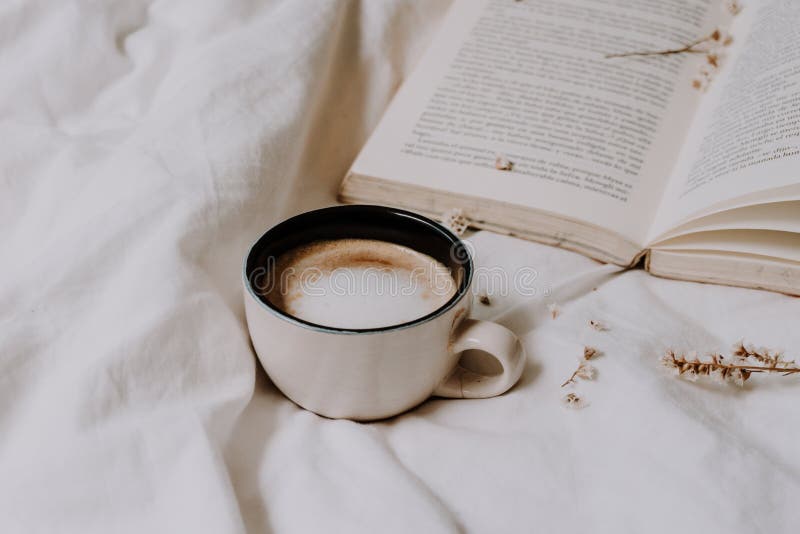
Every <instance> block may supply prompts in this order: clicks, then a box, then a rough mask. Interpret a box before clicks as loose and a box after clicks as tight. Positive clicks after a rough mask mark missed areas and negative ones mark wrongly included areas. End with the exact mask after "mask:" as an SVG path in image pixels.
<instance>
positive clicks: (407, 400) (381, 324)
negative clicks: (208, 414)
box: [243, 205, 525, 421]
mask: <svg viewBox="0 0 800 534" xmlns="http://www.w3.org/2000/svg"><path fill="white" fill-rule="evenodd" d="M287 258H288V259H287ZM287 265H289V266H290V267H291V271H292V273H291V276H287V275H286V273H287V272H288V271H289V270H290V269H289V268H288V267H287ZM298 266H301V267H302V269H301V271H302V272H297V271H296V267H298ZM376 266H377V267H376ZM425 266H427V267H428V268H429V269H427V270H426V269H425ZM473 272H474V265H473V261H472V258H471V257H470V253H469V250H468V248H467V247H466V245H465V243H464V242H462V241H461V240H460V239H459V238H458V237H457V236H456V235H455V234H453V233H452V232H451V231H450V230H448V229H447V228H445V227H444V226H442V225H440V224H439V223H437V222H435V221H433V220H431V219H429V218H427V217H424V216H422V215H419V214H416V213H412V212H409V211H405V210H401V209H396V208H389V207H384V206H367V205H348V206H335V207H330V208H323V209H319V210H315V211H310V212H306V213H302V214H300V215H297V216H295V217H292V218H290V219H288V220H286V221H284V222H282V223H280V224H278V225H277V226H274V227H273V228H271V229H270V230H268V231H267V232H266V233H264V235H262V236H261V237H260V238H259V239H258V240H257V241H256V242H255V243H254V244H253V246H252V247H251V248H250V250H249V252H248V254H247V256H246V257H245V260H244V266H243V284H244V300H245V312H246V317H247V324H248V328H249V331H250V337H251V340H252V342H253V347H254V349H255V351H256V354H257V356H258V359H259V361H260V362H261V364H262V366H263V367H264V369H265V371H266V372H267V374H268V375H269V377H270V378H271V380H272V382H273V383H274V384H275V386H276V387H277V388H278V389H280V390H281V391H282V392H283V393H284V394H285V395H286V396H287V397H288V398H289V399H291V400H292V401H294V402H295V403H296V404H298V405H299V406H301V407H303V408H305V409H307V410H310V411H312V412H315V413H317V414H319V415H323V416H326V417H330V418H347V419H353V420H361V421H363V420H374V419H383V418H386V417H391V416H393V415H397V414H399V413H402V412H404V411H406V410H409V409H411V408H413V407H414V406H416V405H418V404H420V403H421V402H423V401H424V400H426V399H427V398H429V397H431V396H439V397H450V398H486V397H493V396H496V395H500V394H502V393H504V392H505V391H507V390H508V389H509V388H511V387H512V386H513V385H514V384H515V383H516V382H517V380H518V379H519V377H520V375H521V373H522V369H523V367H524V364H525V352H524V349H523V347H522V345H521V343H520V341H519V339H518V338H517V337H516V336H515V335H514V334H513V333H512V332H511V331H510V330H508V329H507V328H505V327H503V326H500V325H498V324H496V323H493V322H488V321H481V320H477V319H472V318H469V313H470V310H471V306H472V291H471V286H472V278H473ZM308 273H310V276H307V277H305V278H304V276H305V275H306V274H308ZM339 275H346V276H345V278H346V279H347V280H348V282H349V283H347V284H344V285H343V286H342V287H338V286H337V285H336V284H334V283H333V282H334V281H336V279H337V277H338V278H342V277H341V276H339ZM376 275H381V276H382V278H381V276H376ZM441 275H444V276H441ZM292 277H294V278H292ZM401 279H402V280H407V281H408V284H403V283H400V284H398V283H397V282H398V280H401ZM287 280H289V282H288V283H287ZM309 280H310V281H311V283H310V284H307V285H303V282H304V281H305V282H307V281H309ZM364 280H366V282H364ZM376 280H377V281H380V280H389V281H390V282H391V284H389V285H388V286H387V287H383V286H380V287H379V286H377V285H376V282H375V281H376ZM353 281H355V282H359V281H360V282H361V283H360V284H359V283H355V284H353V283H352V282H353ZM320 284H322V285H320ZM337 289H338V290H343V291H338V290H337ZM348 291H349V292H350V293H348ZM387 291H394V293H392V294H389V295H388V296H387ZM276 295H278V297H276ZM298 299H299V300H298ZM314 299H316V300H314ZM298 302H299V303H300V304H302V305H298ZM415 310H416V315H415ZM301 312H302V313H301ZM417 315H418V316H417ZM465 351H483V352H485V353H488V354H489V355H490V356H492V357H494V358H496V359H497V361H498V362H499V363H500V367H502V371H501V372H499V373H497V374H492V375H485V374H481V373H479V372H476V371H473V370H469V369H467V368H466V367H463V366H461V365H459V359H460V357H461V356H462V354H463V353H465Z"/></svg>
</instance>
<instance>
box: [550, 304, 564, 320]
mask: <svg viewBox="0 0 800 534" xmlns="http://www.w3.org/2000/svg"><path fill="white" fill-rule="evenodd" d="M547 311H549V312H550V317H552V318H553V319H555V318H556V317H558V316H559V315H561V308H559V307H558V304H556V303H555V302H550V303H549V304H548V305H547Z"/></svg>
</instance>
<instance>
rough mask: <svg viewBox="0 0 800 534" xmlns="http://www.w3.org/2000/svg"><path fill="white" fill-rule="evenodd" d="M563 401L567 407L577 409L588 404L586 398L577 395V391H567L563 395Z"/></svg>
mask: <svg viewBox="0 0 800 534" xmlns="http://www.w3.org/2000/svg"><path fill="white" fill-rule="evenodd" d="M561 402H562V403H564V406H566V407H567V408H572V409H577V408H583V407H585V406H586V403H585V402H584V400H583V399H582V398H581V397H579V396H577V395H576V394H575V393H567V394H566V395H564V396H563V397H561Z"/></svg>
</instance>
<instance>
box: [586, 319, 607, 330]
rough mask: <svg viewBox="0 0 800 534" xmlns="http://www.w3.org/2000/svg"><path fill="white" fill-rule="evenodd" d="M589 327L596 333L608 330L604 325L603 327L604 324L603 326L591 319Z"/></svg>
mask: <svg viewBox="0 0 800 534" xmlns="http://www.w3.org/2000/svg"><path fill="white" fill-rule="evenodd" d="M589 326H591V327H592V328H594V329H595V330H597V331H598V332H605V331H606V330H608V328H607V327H606V325H604V324H603V323H601V322H600V321H596V320H594V319H592V320H590V321H589Z"/></svg>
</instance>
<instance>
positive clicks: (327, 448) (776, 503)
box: [0, 0, 800, 534]
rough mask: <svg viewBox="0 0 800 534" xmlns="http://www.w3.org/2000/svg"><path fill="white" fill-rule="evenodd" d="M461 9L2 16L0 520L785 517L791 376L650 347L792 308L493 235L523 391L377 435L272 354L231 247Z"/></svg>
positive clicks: (795, 500)
mask: <svg viewBox="0 0 800 534" xmlns="http://www.w3.org/2000/svg"><path fill="white" fill-rule="evenodd" d="M446 7H447V3H446V2H429V1H426V2H422V1H418V2H411V1H401V0H392V1H366V0H362V1H361V2H357V1H344V0H342V1H328V0H319V1H316V0H291V1H289V0H283V1H272V2H257V1H254V0H230V1H227V2H214V1H194V0H177V1H171V2H166V1H155V2H142V1H116V2H112V1H108V2H88V1H75V2H48V1H45V0H31V1H25V2H22V1H11V2H5V3H4V4H3V5H2V6H0V65H1V66H2V68H0V139H2V143H0V251H1V253H2V261H0V532H3V533H4V534H11V533H17V532H19V533H37V532H47V533H50V532H75V533H81V534H88V533H93V532H97V533H103V534H108V533H115V532H131V533H133V532H137V533H138V532H170V533H172V532H244V531H249V532H273V531H274V532H319V531H325V532H347V533H354V532H426V533H427V532H462V531H465V532H491V533H493V534H496V533H501V532H535V531H540V532H615V533H619V532H637V533H638V532H670V533H672V532H706V533H709V532H720V533H723V532H724V533H731V532H770V533H778V532H794V531H795V530H796V528H797V524H798V522H800V512H798V505H799V504H800V461H798V443H800V418H798V415H797V400H798V394H800V382H798V380H797V378H788V377H787V378H773V377H761V376H755V377H753V379H752V380H751V382H750V383H749V384H748V386H747V387H745V388H744V389H741V390H736V389H729V388H723V387H718V386H712V385H705V384H691V383H687V382H683V381H679V380H677V379H675V378H673V377H670V376H667V375H665V374H663V373H662V372H661V371H660V369H659V365H658V359H659V357H660V355H661V354H662V353H663V351H664V349H665V348H666V347H667V346H674V347H676V348H679V349H686V350H688V349H693V348H694V349H697V350H700V351H705V350H725V349H727V347H728V346H729V345H730V344H731V343H733V342H734V341H736V340H738V339H740V338H745V339H747V340H749V341H752V342H754V343H757V344H764V345H769V346H774V347H782V348H785V349H786V350H787V352H788V353H789V354H790V355H792V356H796V357H800V332H799V331H798V329H797V320H798V318H800V301H798V300H797V299H793V298H790V297H786V296H782V295H777V294H770V293H764V292H756V291H748V290H743V289H734V288H725V287H713V286H704V285H698V284H691V283H682V282H670V281H665V280H660V279H656V278H653V277H650V276H647V275H646V274H644V273H642V272H640V271H633V272H626V273H622V274H619V273H615V269H613V268H608V267H604V266H600V265H598V264H596V263H595V262H593V261H591V260H589V259H586V258H584V257H582V256H578V255H575V254H572V253H569V252H565V251H562V250H558V249H554V248H549V247H545V246H541V245H537V244H532V243H525V242H521V241H517V240H514V239H511V238H505V237H501V236H495V235H492V234H488V233H479V234H477V235H474V236H473V237H472V238H471V240H472V241H473V243H474V244H475V246H476V250H477V262H478V264H479V265H484V266H488V267H493V266H497V267H502V268H504V269H508V270H512V271H513V270H514V269H516V268H519V267H522V266H526V267H531V268H533V269H535V271H536V273H537V277H536V280H535V285H536V289H537V293H536V294H535V295H533V296H521V295H514V294H510V295H508V296H505V297H504V296H496V297H493V304H492V306H490V307H481V306H480V305H477V306H476V308H477V310H476V311H477V314H478V315H479V316H481V317H486V318H499V319H500V320H501V321H502V322H503V323H504V324H506V325H509V326H511V327H512V328H514V329H515V330H516V331H517V332H518V333H520V335H522V336H524V340H525V344H526V347H527V349H528V352H529V360H530V361H529V363H528V367H527V368H526V371H525V374H524V375H523V378H522V381H521V382H520V384H519V385H518V386H517V387H516V388H515V389H513V390H512V391H511V392H510V393H508V394H507V395H505V396H502V397H499V398H496V399H491V400H476V401H466V400H462V401H455V400H432V401H429V402H427V403H425V404H424V405H422V406H421V407H419V408H418V409H416V410H414V411H411V412H409V413H407V414H405V415H402V416H400V417H397V418H394V419H391V420H388V421H385V422H381V423H377V424H368V425H363V424H357V423H353V422H348V421H331V420H326V419H323V418H320V417H317V416H315V415H314V414H311V413H309V412H305V411H303V410H301V409H299V408H297V407H296V406H295V405H293V404H292V403H291V402H289V401H288V400H286V399H285V398H284V397H283V396H282V395H281V394H280V393H279V392H277V391H276V389H275V388H274V386H273V385H272V384H271V383H270V382H269V380H268V379H267V378H266V375H265V374H264V373H263V371H261V370H260V368H259V367H258V366H257V364H256V361H255V359H254V355H253V352H252V349H251V347H250V344H249V340H248V334H247V330H246V326H245V322H244V315H243V305H242V297H241V285H240V284H241V282H240V267H241V260H242V256H243V254H244V253H245V251H246V249H247V247H248V245H249V243H250V242H252V241H253V240H254V239H255V238H257V237H258V236H259V235H260V234H261V233H262V232H263V231H264V230H265V229H266V228H268V227H269V226H270V225H272V224H274V223H276V222H278V221H279V220H281V219H282V218H284V217H287V216H289V215H291V214H293V213H296V212H298V211H301V210H305V209H309V208H313V207H318V206H323V205H328V204H331V203H333V202H334V194H335V191H336V187H337V185H338V183H339V181H340V180H341V178H342V176H343V174H344V172H345V171H346V169H347V166H348V165H349V163H350V162H351V161H352V159H353V158H354V157H355V155H356V153H357V151H358V149H359V148H360V146H361V145H362V144H363V142H364V141H365V139H366V136H367V135H368V132H369V131H370V129H371V128H373V127H374V126H375V124H376V122H377V121H378V119H379V118H380V115H381V113H382V111H383V109H384V108H385V106H386V105H387V103H388V101H389V99H390V98H391V96H392V94H393V92H394V91H395V90H396V89H397V87H398V86H399V84H400V83H401V81H402V79H403V78H404V76H406V75H407V74H408V73H409V71H410V69H411V68H412V67H413V64H414V62H415V60H416V59H417V58H418V57H419V56H420V54H421V53H422V51H423V50H424V48H425V44H426V43H427V42H428V40H429V39H430V37H431V35H432V32H434V31H435V28H436V26H437V22H438V21H439V20H440V19H441V16H442V14H443V13H444V11H445V10H446ZM593 288H597V290H596V291H593ZM548 302H558V303H559V304H560V306H561V308H562V310H563V313H562V315H561V316H560V317H559V318H558V319H556V320H552V319H550V317H549V314H548V311H547V309H546V305H547V303H548ZM590 319H596V320H601V321H603V322H604V323H605V324H607V325H608V327H609V330H608V331H607V332H596V331H594V330H592V329H590V328H588V326H587V322H588V321H589V320H590ZM587 343H588V344H592V345H595V346H596V347H597V348H598V349H600V350H601V351H603V353H604V354H603V356H602V358H600V359H599V360H598V361H597V367H598V370H599V376H598V377H597V380H596V381H595V382H592V383H587V384H582V385H581V386H580V389H579V390H578V391H579V392H580V394H582V395H584V396H585V398H586V399H587V401H588V403H589V406H587V407H586V408H585V409H583V410H579V411H570V410H567V409H565V408H564V407H563V406H562V404H561V400H560V399H561V397H562V396H563V394H564V393H565V391H564V390H563V389H561V388H560V387H559V385H560V384H561V382H562V381H563V380H564V379H565V378H566V377H567V376H569V374H570V373H571V372H572V370H573V369H574V367H575V365H576V364H577V358H578V357H579V355H580V353H581V352H582V347H583V345H584V344H587Z"/></svg>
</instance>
